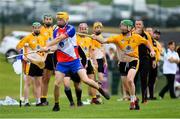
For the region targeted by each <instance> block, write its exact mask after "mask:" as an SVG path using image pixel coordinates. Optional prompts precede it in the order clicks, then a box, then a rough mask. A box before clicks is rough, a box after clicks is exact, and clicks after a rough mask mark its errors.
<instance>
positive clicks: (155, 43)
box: [152, 39, 162, 62]
mask: <svg viewBox="0 0 180 119" xmlns="http://www.w3.org/2000/svg"><path fill="white" fill-rule="evenodd" d="M152 41H153V49H154V51H155V53H156V55H155V59H156V62H159V61H160V57H161V53H162V47H161V44H160V43H159V42H158V41H157V40H155V39H152Z"/></svg>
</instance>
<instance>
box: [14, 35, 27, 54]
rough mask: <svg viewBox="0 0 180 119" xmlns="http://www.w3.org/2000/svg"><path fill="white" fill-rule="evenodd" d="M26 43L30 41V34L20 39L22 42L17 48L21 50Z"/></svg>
mask: <svg viewBox="0 0 180 119" xmlns="http://www.w3.org/2000/svg"><path fill="white" fill-rule="evenodd" d="M26 43H28V36H26V37H24V38H23V39H21V40H20V42H19V43H18V44H17V46H16V50H17V51H20V50H21V49H22V48H23V47H24V46H25V44H26Z"/></svg>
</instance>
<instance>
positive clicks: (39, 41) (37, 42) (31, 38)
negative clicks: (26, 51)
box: [16, 33, 46, 50]
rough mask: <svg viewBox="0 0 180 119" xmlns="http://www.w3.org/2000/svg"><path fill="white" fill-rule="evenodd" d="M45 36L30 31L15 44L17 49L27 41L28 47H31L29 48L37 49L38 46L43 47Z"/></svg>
mask: <svg viewBox="0 0 180 119" xmlns="http://www.w3.org/2000/svg"><path fill="white" fill-rule="evenodd" d="M45 41H46V38H45V37H44V36H43V35H41V34H39V35H38V36H36V35H34V34H33V33H31V34H30V35H28V36H26V37H24V38H23V39H22V40H20V42H19V43H18V45H17V46H16V47H17V49H21V48H23V47H24V46H25V44H26V43H28V45H29V46H28V47H29V48H31V50H36V49H39V48H40V47H44V46H45V45H46V42H45Z"/></svg>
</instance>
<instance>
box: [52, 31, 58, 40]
mask: <svg viewBox="0 0 180 119" xmlns="http://www.w3.org/2000/svg"><path fill="white" fill-rule="evenodd" d="M57 31H58V29H55V30H54V31H53V39H55V38H56V34H57Z"/></svg>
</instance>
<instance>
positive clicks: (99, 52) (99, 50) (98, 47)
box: [92, 34, 104, 59]
mask: <svg viewBox="0 0 180 119" xmlns="http://www.w3.org/2000/svg"><path fill="white" fill-rule="evenodd" d="M99 36H100V37H101V38H103V36H102V34H100V35H99ZM92 49H93V50H94V53H95V54H96V55H95V59H102V58H103V57H104V47H103V45H102V44H101V43H99V42H98V41H96V39H93V40H92Z"/></svg>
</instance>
